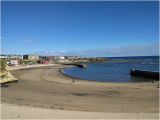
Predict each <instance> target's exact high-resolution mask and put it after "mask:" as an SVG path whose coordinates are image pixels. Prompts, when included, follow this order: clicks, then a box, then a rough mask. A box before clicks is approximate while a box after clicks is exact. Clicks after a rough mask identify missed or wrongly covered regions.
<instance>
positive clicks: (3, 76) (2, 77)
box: [0, 70, 18, 84]
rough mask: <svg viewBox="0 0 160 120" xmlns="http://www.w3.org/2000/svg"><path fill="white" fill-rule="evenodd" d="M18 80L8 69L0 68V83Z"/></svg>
mask: <svg viewBox="0 0 160 120" xmlns="http://www.w3.org/2000/svg"><path fill="white" fill-rule="evenodd" d="M15 81H18V80H17V78H15V77H14V76H13V75H12V74H11V73H10V72H9V71H7V70H1V71H0V84H4V83H8V82H15Z"/></svg>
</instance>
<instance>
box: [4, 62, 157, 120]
mask: <svg viewBox="0 0 160 120" xmlns="http://www.w3.org/2000/svg"><path fill="white" fill-rule="evenodd" d="M66 67H70V66H66V65H60V64H57V65H53V66H46V67H37V68H27V69H17V70H12V71H10V72H11V73H12V74H13V75H14V76H15V77H16V78H17V79H18V80H19V81H18V83H10V84H8V87H2V88H1V102H2V106H1V108H2V109H1V110H2V111H1V113H2V118H12V117H14V118H27V116H25V110H28V109H29V108H30V110H31V111H30V112H33V111H34V109H37V111H41V112H42V111H43V110H44V111H45V110H46V109H47V110H48V111H50V112H51V110H53V111H55V110H58V111H63V112H67V111H70V112H69V114H70V116H72V117H69V118H74V116H75V117H77V118H78V116H76V115H75V114H77V115H78V114H80V115H79V118H81V117H82V116H83V114H84V116H83V117H84V118H86V117H85V114H86V116H87V117H88V118H91V116H92V114H94V113H95V115H96V114H97V116H98V113H99V116H101V117H99V118H107V114H116V113H118V114H119V117H122V116H121V115H120V114H126V115H127V114H128V118H130V117H133V118H142V119H143V118H144V119H145V118H153V119H158V112H159V89H158V88H157V84H156V83H152V82H144V83H109V82H94V81H85V80H80V79H76V78H71V77H68V76H66V75H64V74H62V73H61V69H64V68H66ZM10 105H13V106H10ZM14 105H15V106H22V108H21V109H23V110H22V111H21V112H22V113H21V114H20V115H19V116H14V114H16V112H18V110H19V109H20V108H19V107H18V108H15V111H14V112H13V111H11V110H12V107H15V106H14ZM10 108H11V109H10ZM13 110H14V109H13ZM16 110H17V111H16ZM32 110H33V111H32ZM6 111H7V113H6ZM75 111H81V112H78V113H76V112H75ZM41 112H40V113H41ZM85 112H86V113H85ZM87 112H88V114H87ZM42 113H44V114H45V112H42ZM72 113H73V115H72ZM90 113H92V114H90ZM100 113H101V114H100ZM27 114H29V113H27ZM30 114H31V113H30ZM32 114H33V113H32ZM46 114H47V113H46ZM57 114H58V113H57ZM65 114H67V113H65ZM130 114H132V115H130ZM140 114H143V115H140ZM21 115H22V116H21ZM89 115H90V116H89ZM44 116H45V115H44ZM62 116H63V115H61V117H60V118H62ZM80 116H81V117H80ZM111 116H112V115H111ZM111 116H110V117H111ZM124 116H125V115H124ZM28 117H29V115H28ZM54 117H55V116H54V114H53V113H52V114H50V115H49V116H46V118H54ZM37 118H38V117H37ZM64 118H65V116H64ZM95 118H96V117H95ZM117 118H118V117H117Z"/></svg>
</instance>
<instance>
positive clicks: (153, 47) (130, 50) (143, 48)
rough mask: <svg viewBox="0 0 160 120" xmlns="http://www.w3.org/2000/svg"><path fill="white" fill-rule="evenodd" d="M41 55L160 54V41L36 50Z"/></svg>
mask: <svg viewBox="0 0 160 120" xmlns="http://www.w3.org/2000/svg"><path fill="white" fill-rule="evenodd" d="M36 54H39V55H77V56H86V57H87V56H93V57H102V56H149V55H159V43H154V44H150V45H130V46H123V47H113V48H104V49H90V50H84V51H63V50H50V51H41V52H36Z"/></svg>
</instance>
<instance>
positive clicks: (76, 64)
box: [63, 63, 87, 68]
mask: <svg viewBox="0 0 160 120" xmlns="http://www.w3.org/2000/svg"><path fill="white" fill-rule="evenodd" d="M63 65H74V66H77V67H80V68H86V67H87V64H80V63H63Z"/></svg>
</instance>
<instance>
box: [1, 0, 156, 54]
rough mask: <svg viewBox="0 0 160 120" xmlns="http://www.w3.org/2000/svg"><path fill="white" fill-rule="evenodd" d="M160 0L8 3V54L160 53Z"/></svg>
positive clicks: (4, 22)
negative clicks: (150, 0)
mask: <svg viewBox="0 0 160 120" xmlns="http://www.w3.org/2000/svg"><path fill="white" fill-rule="evenodd" d="M158 5H159V4H158V2H138V1H134V2H109V1H106V2H53V1H50V2H44V1H41V2H33V1H28V2H11V1H10V2H9V1H8V2H2V3H1V7H2V9H1V12H2V13H1V14H2V16H1V23H2V26H1V27H2V29H1V30H2V31H1V41H2V45H1V49H2V51H1V52H2V53H4V54H26V53H36V54H41V55H80V56H137V55H138V56H139V55H158V47H159V46H158V45H159V30H158V29H159V28H158V27H159V23H158V21H159V18H158V17H159V16H158V15H159V13H158V9H159V6H158Z"/></svg>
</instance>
